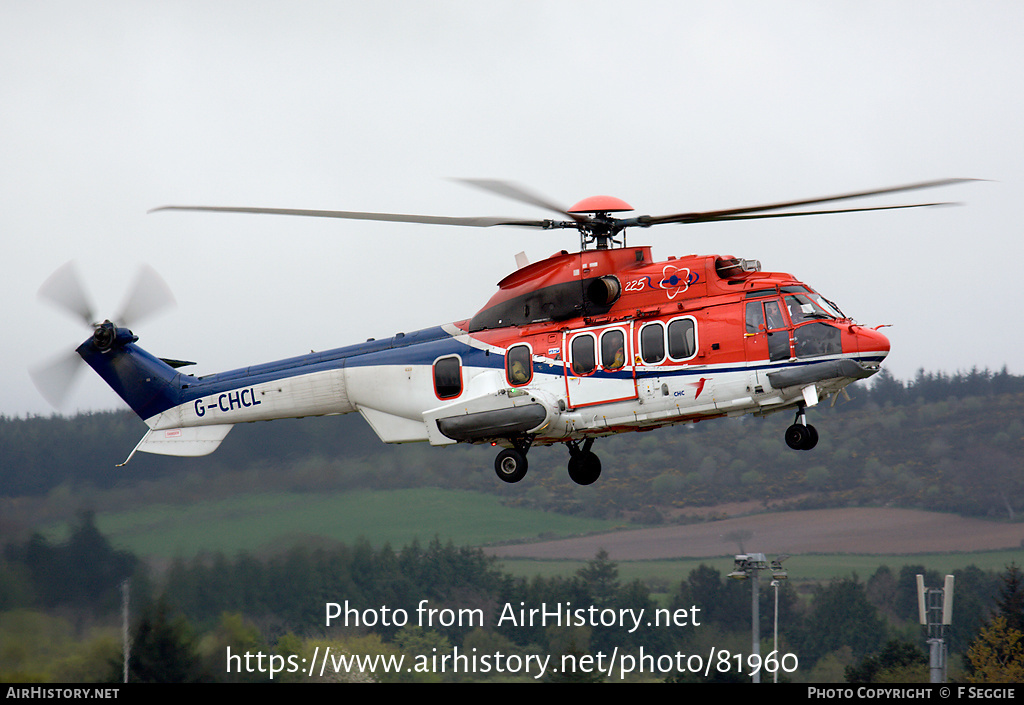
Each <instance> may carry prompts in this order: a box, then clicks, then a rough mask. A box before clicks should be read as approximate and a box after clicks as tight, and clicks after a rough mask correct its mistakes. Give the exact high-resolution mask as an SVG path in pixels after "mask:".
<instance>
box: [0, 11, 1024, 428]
mask: <svg viewBox="0 0 1024 705" xmlns="http://www.w3.org/2000/svg"><path fill="white" fill-rule="evenodd" d="M1022 36H1024V3H1020V2H1019V0H1007V1H1006V2H984V1H982V2H971V3H963V2H923V1H922V2H899V1H893V0H885V1H884V2H883V1H879V2H828V3H821V2H772V3H763V2H679V1H678V0H676V1H672V2H643V1H642V0H640V1H637V2H630V3H624V2H595V1H594V0H587V1H586V2H582V1H581V2H551V1H548V2H528V1H525V2H524V1H523V0H515V1H510V2H502V1H499V2H479V1H476V0H472V1H471V0H466V1H465V2H432V1H424V0H417V1H409V2H372V3H368V2H340V1H333V2H304V1H298V2H289V3H281V2H259V1H258V0H245V1H244V2H216V1H214V2H209V1H203V2H146V1H143V2H139V1H138V0H132V1H130V2H128V1H126V2H107V1H104V0H97V1H95V2H88V3H83V2H70V1H68V2H47V1H45V0H36V1H33V2H20V1H14V0H0V165H2V168H0V233H2V237H3V251H4V256H3V259H2V264H3V270H4V271H3V275H2V277H0V296H2V300H3V302H4V305H5V308H6V311H7V313H8V315H7V316H6V320H5V325H4V330H5V331H6V338H7V339H6V342H5V344H3V345H0V356H2V360H0V364H2V369H3V370H4V371H3V373H2V374H3V376H2V381H3V392H2V394H0V413H2V414H6V415H24V414H34V413H43V414H48V413H50V411H51V407H50V406H49V405H48V404H47V403H46V402H45V401H44V400H43V398H42V397H41V396H40V395H39V393H38V392H37V391H36V389H35V388H34V386H33V385H32V383H31V381H30V378H29V376H28V372H27V370H28V367H29V366H30V365H31V364H33V363H35V362H38V361H40V360H46V359H48V358H50V357H52V356H56V355H58V354H60V353H61V352H62V351H66V350H68V349H70V348H74V347H75V346H77V344H78V343H80V342H81V341H82V340H84V339H85V337H86V336H87V335H88V330H87V329H85V328H84V327H82V325H81V324H80V323H79V322H76V321H75V320H74V319H72V318H71V317H69V316H66V315H64V314H63V313H61V312H60V311H58V310H56V309H55V308H53V307H51V306H48V305H45V304H43V303H40V302H38V300H37V297H36V292H37V290H38V288H39V286H40V284H41V283H42V282H43V281H44V280H45V279H46V278H47V276H49V275H50V273H51V272H53V271H54V270H56V269H57V268H58V267H59V266H61V265H62V264H64V263H65V262H67V261H69V260H75V261H76V262H77V263H78V266H79V269H80V272H81V273H82V277H83V279H84V280H85V282H86V284H87V286H88V288H89V290H90V291H91V293H92V298H93V303H94V305H95V307H96V310H97V315H98V316H100V317H101V318H103V317H110V316H113V315H114V314H115V313H116V312H117V311H118V310H119V308H120V306H121V297H122V295H123V294H124V292H125V291H126V290H127V289H128V287H129V285H130V283H131V280H132V279H133V277H134V274H135V271H136V269H137V268H138V267H139V265H141V264H144V263H146V264H150V265H152V266H153V267H154V268H155V269H156V270H158V271H159V272H160V274H161V275H162V276H163V277H164V279H166V281H167V283H168V284H169V286H170V287H171V289H172V290H173V291H174V293H175V295H176V297H177V302H178V305H177V307H176V308H175V309H173V310H172V311H170V312H168V313H166V314H164V315H161V316H159V317H156V318H153V319H150V320H147V321H145V322H144V324H143V325H140V326H136V327H135V332H136V333H137V334H138V335H139V336H140V338H141V340H140V344H141V345H142V346H143V347H145V348H147V349H148V350H150V351H151V352H153V353H155V354H157V355H160V356H165V357H176V358H183V359H189V360H196V361H197V362H199V365H198V366H197V367H195V368H192V369H193V370H194V371H195V372H196V373H197V374H205V373H210V372H216V371H221V370H224V369H232V368H236V367H241V366H244V365H248V364H251V363H257V362H265V361H269V360H273V359H277V358H281V357H288V356H291V355H294V354H299V353H304V352H309V351H310V350H311V349H317V350H321V349H327V348H333V347H338V346H341V345H345V344H349V343H353V342H359V341H362V340H365V339H366V338H368V337H377V338H380V337H385V336H388V335H391V334H394V333H395V332H398V331H410V330H416V329H419V328H424V327H428V326H432V325H436V324H439V323H444V322H448V321H452V320H459V319H463V318H467V317H469V316H471V315H472V314H473V313H475V312H476V310H477V309H479V308H480V307H481V306H482V305H483V304H484V303H485V302H486V300H487V299H488V298H489V297H490V296H491V295H492V293H493V292H494V291H495V284H496V283H497V282H498V280H499V279H501V278H502V277H503V276H504V275H505V274H507V273H508V272H510V271H511V270H512V269H514V267H515V260H514V257H515V254H516V253H517V252H519V251H525V252H526V254H527V255H528V257H529V258H530V260H531V261H535V260H539V259H542V258H544V257H546V256H548V255H550V254H552V253H553V252H556V251H558V250H560V249H563V248H565V249H574V248H576V247H577V245H578V241H577V240H576V238H575V237H574V236H573V234H572V233H571V232H570V231H555V232H532V231H525V230H520V229H514V228H508V229H496V228H491V229H475V228H465V229H457V228H451V227H441V226H429V225H406V224H390V223H360V222H353V221H339V220H326V219H299V218H283V217H276V216H249V215H224V214H207V213H179V212H162V213H155V214H147V210H149V209H151V208H153V207H156V206H160V205H164V204H175V203H176V204H210V205H245V206H250V205H252V206H270V207H294V208H323V209H341V210H358V211H391V212H404V213H420V214H437V215H452V216H455V215H458V216H463V215H465V216H475V215H496V216H515V217H529V218H538V217H540V218H543V217H548V215H549V214H547V213H545V212H544V211H541V210H538V209H535V208H533V207H531V206H528V205H523V204H519V203H515V202H512V201H507V200H503V199H501V198H499V197H496V196H493V195H490V194H487V193H484V192H482V191H479V190H475V189H471V188H467V187H466V186H464V185H460V184H458V183H455V182H453V181H452V180H451V179H452V178H453V177H467V178H497V179H508V180H512V181H515V182H518V183H521V184H524V185H527V186H529V187H530V188H532V189H534V190H536V191H538V192H540V193H542V194H544V195H546V196H547V197H549V198H550V199H552V200H554V201H556V202H559V203H562V204H564V205H565V206H569V205H571V204H573V203H575V202H576V201H578V200H580V199H582V198H584V197H586V196H591V195H595V194H612V195H615V196H618V197H620V198H623V199H625V200H626V201H628V202H629V203H631V204H632V205H633V206H634V207H636V208H637V210H638V211H639V212H641V213H648V214H666V213H676V212H681V211H691V210H709V209H716V208H727V207H734V206H743V205H751V204H758V203H763V202H772V201H777V200H786V199H794V198H801V197H813V196H821V195H827V194H832V193H842V192H846V191H851V190H861V189H868V188H873V187H884V186H890V185H895V184H901V183H909V182H916V181H923V180H931V179H938V178H947V177H973V178H980V179H987V180H989V181H986V182H978V183H968V184H962V185H957V186H952V187H946V188H942V189H936V190H933V191H928V192H922V193H920V194H912V195H910V196H903V197H900V198H897V197H893V198H888V199H879V200H878V201H877V202H878V203H888V202H907V201H912V200H914V199H917V198H919V199H923V200H951V201H957V202H962V203H963V204H964V205H962V206H959V207H955V208H934V209H914V210H908V211H888V212H878V213H868V214H852V215H832V216H821V217H808V218H796V219H786V220H779V219H776V220H762V221H744V222H738V223H718V224H703V225H690V226H680V225H666V226H662V227H660V228H652V229H649V230H640V231H633V232H632V234H631V235H630V240H629V241H630V244H650V245H652V246H653V248H654V254H655V256H656V257H658V258H659V259H664V258H666V257H667V256H669V255H685V254H689V253H694V252H699V253H709V254H711V253H718V254H733V255H736V256H740V257H747V258H753V259H759V260H761V262H762V263H763V266H764V268H765V269H766V270H773V271H784V272H790V273H792V274H794V275H796V276H797V277H798V278H799V279H801V280H803V281H805V282H807V283H808V284H810V285H811V286H814V287H815V288H817V289H818V290H819V291H821V292H822V293H823V294H825V295H826V296H827V297H829V298H831V299H833V300H835V301H836V302H837V303H838V304H839V305H840V306H841V307H842V308H843V309H844V310H845V311H846V312H847V313H848V314H850V315H852V316H853V317H854V318H856V319H857V320H858V321H859V322H861V323H864V324H866V325H871V326H874V325H879V324H889V325H891V326H892V327H891V328H886V329H885V332H886V333H887V334H888V335H889V336H890V338H891V341H892V353H891V355H890V356H889V360H888V362H887V366H888V367H889V369H891V370H892V372H893V374H895V375H896V376H897V377H899V378H903V379H909V378H911V377H913V375H914V373H915V371H916V370H917V369H919V368H924V369H926V370H930V371H946V372H955V371H957V370H961V369H969V368H971V367H973V366H978V367H982V368H983V367H989V368H992V369H999V368H1001V367H1002V366H1003V365H1006V366H1008V368H1009V370H1010V371H1011V372H1013V373H1015V374H1022V373H1024V352H1022V350H1024V326H1022V324H1021V320H1020V319H1021V315H1020V305H1021V303H1022V298H1024V297H1022V294H1021V291H1022V289H1021V284H1020V280H1021V278H1022V273H1021V266H1022V265H1024V246H1022V244H1021V241H1022V236H1021V226H1020V225H1019V222H1018V221H1019V216H1020V212H1019V211H1020V204H1022V203H1024V119H1022V115H1024V90H1022V81H1024V42H1022V41H1021V37H1022ZM857 205H867V204H866V203H860V202H858V203H857ZM83 372H84V373H83V374H81V375H80V376H79V379H78V380H77V383H76V387H75V391H74V393H73V394H72V395H71V396H70V397H69V400H68V402H67V404H66V406H65V408H64V409H63V410H64V411H65V412H66V413H73V412H75V411H77V410H88V409H108V408H119V407H120V406H121V402H120V401H119V400H118V399H117V398H116V397H115V396H114V395H113V393H112V392H110V391H109V390H108V389H107V388H106V386H105V385H104V384H103V383H102V382H101V381H100V380H99V378H98V377H96V376H95V375H94V374H92V373H91V371H89V370H87V369H86V370H84V371H83Z"/></svg>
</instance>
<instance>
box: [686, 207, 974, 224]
mask: <svg viewBox="0 0 1024 705" xmlns="http://www.w3.org/2000/svg"><path fill="white" fill-rule="evenodd" d="M958 205H960V204H959V203H910V204H907V205H903V206H870V207H867V208H837V209H834V210H824V211H798V212H796V213H752V214H751V215H723V216H716V217H714V218H708V219H707V222H715V221H719V220H756V219H758V218H792V217H793V216H797V215H828V214H830V213H860V212H861V211H888V210H895V209H899V208H931V207H933V206H958ZM684 222H687V223H701V222H705V221H702V220H687V221H684Z"/></svg>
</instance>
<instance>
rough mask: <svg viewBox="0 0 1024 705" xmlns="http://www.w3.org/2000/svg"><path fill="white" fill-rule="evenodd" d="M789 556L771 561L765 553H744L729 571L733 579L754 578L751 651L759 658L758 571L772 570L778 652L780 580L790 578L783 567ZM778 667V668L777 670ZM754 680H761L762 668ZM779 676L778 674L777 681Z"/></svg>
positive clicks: (782, 556)
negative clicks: (783, 562)
mask: <svg viewBox="0 0 1024 705" xmlns="http://www.w3.org/2000/svg"><path fill="white" fill-rule="evenodd" d="M787 558H789V556H787V555H781V556H779V557H778V558H776V559H775V560H773V561H772V562H771V563H769V562H768V559H767V558H765V555H764V554H763V553H743V554H740V555H738V556H736V557H735V560H734V562H733V570H732V572H731V573H729V577H730V578H732V579H733V580H747V579H749V578H753V579H754V580H753V582H751V584H750V601H751V606H750V621H751V638H752V642H753V643H752V644H751V653H753V654H756V655H757V657H758V659H759V660H760V657H761V615H760V606H759V601H758V600H759V589H758V585H759V583H758V579H757V576H758V572H759V571H761V570H769V569H770V570H771V571H772V578H773V580H772V585H773V586H774V587H775V651H776V654H778V646H779V644H778V638H779V633H778V632H779V587H778V581H780V580H785V579H786V578H788V577H789V576H788V574H787V573H786V569H785V568H783V567H782V561H784V560H786V559H787ZM777 670H778V669H776V672H777ZM754 682H755V683H760V682H761V669H760V668H758V669H757V670H756V671H755V672H754ZM775 682H778V677H777V675H776V681H775Z"/></svg>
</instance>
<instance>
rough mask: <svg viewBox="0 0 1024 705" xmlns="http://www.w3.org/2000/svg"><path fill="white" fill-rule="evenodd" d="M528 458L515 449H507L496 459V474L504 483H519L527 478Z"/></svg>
mask: <svg viewBox="0 0 1024 705" xmlns="http://www.w3.org/2000/svg"><path fill="white" fill-rule="evenodd" d="M528 467H529V464H528V463H527V462H526V456H525V455H523V454H522V453H520V452H519V451H518V450H516V449H515V448H506V449H505V450H503V451H501V452H500V453H498V457H497V458H495V459H494V472H495V473H497V475H498V478H499V479H501V480H502V481H504V482H519V481H520V480H522V479H523V478H524V477H526V470H527V468H528Z"/></svg>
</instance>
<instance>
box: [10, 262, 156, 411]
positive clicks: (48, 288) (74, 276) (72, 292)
mask: <svg viewBox="0 0 1024 705" xmlns="http://www.w3.org/2000/svg"><path fill="white" fill-rule="evenodd" d="M38 295H39V298H40V299H41V300H43V301H46V302H47V303H49V304H51V305H53V306H55V307H57V308H58V309H60V310H62V311H64V312H65V313H68V314H69V315H71V316H72V317H73V318H75V319H77V320H79V321H82V323H84V324H85V325H86V326H87V327H89V328H90V329H92V342H94V343H95V344H96V345H97V347H99V348H100V349H105V348H108V347H109V346H110V344H111V343H112V341H113V337H114V336H116V329H117V327H122V328H128V327H130V326H131V325H136V324H138V323H140V322H141V321H143V320H145V319H147V318H149V317H151V316H153V315H154V314H156V313H158V312H160V311H162V310H164V309H166V308H168V307H170V306H172V305H173V304H174V296H173V294H171V290H170V287H168V286H167V283H166V282H165V281H164V280H163V279H162V278H161V277H160V275H159V274H157V272H156V270H154V269H153V268H152V267H150V266H148V265H143V266H142V267H140V269H139V272H138V274H137V275H136V278H135V280H134V283H133V284H132V286H131V288H130V289H129V290H128V293H127V295H126V296H125V300H124V303H123V304H122V306H121V312H120V313H119V314H118V315H117V316H115V317H114V319H113V321H114V322H113V323H112V322H111V321H110V320H107V321H104V322H99V321H98V320H97V318H96V315H95V313H94V309H93V306H92V303H91V301H90V298H89V296H88V294H87V293H86V290H85V287H84V286H83V285H82V280H81V277H80V276H79V274H78V268H77V267H76V266H75V263H74V262H68V263H67V264H64V265H63V266H61V267H60V268H59V269H57V270H56V271H55V272H54V273H53V274H51V275H50V276H49V277H48V278H47V280H46V281H45V282H43V285H42V286H41V287H40V288H39V294H38ZM83 364H84V362H83V360H82V358H81V357H80V356H79V354H78V352H77V351H76V350H72V351H69V352H67V353H64V354H62V355H59V356H57V357H56V358H53V359H51V360H50V361H49V362H45V363H42V364H40V365H36V366H33V367H31V368H29V376H31V378H32V382H33V383H34V384H35V386H36V389H38V390H39V393H40V394H42V395H43V397H44V398H45V399H46V400H47V401H48V402H49V403H50V405H51V406H53V407H55V408H60V407H61V406H62V405H63V403H64V401H65V400H66V398H67V395H68V393H69V392H70V390H71V388H72V386H73V384H74V381H75V378H76V377H77V376H78V371H79V370H80V369H81V367H82V366H83Z"/></svg>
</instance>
